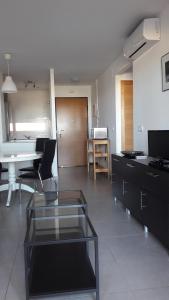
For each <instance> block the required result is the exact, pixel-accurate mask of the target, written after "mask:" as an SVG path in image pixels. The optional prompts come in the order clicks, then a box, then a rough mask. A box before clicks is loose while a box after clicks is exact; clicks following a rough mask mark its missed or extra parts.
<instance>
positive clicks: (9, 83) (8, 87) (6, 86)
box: [1, 53, 17, 94]
mask: <svg viewBox="0 0 169 300" xmlns="http://www.w3.org/2000/svg"><path fill="white" fill-rule="evenodd" d="M4 58H5V60H6V62H7V69H8V75H7V76H6V77H5V80H4V82H3V84H2V88H1V90H2V93H7V94H11V93H16V92H17V87H16V85H15V83H14V81H13V79H12V77H11V76H10V75H9V61H10V60H11V54H9V53H6V54H5V55H4Z"/></svg>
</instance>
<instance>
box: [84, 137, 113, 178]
mask: <svg viewBox="0 0 169 300" xmlns="http://www.w3.org/2000/svg"><path fill="white" fill-rule="evenodd" d="M90 155H91V156H92V159H93V175H94V180H96V174H97V173H107V174H108V176H109V171H110V166H109V162H110V151H109V140H108V139H97V140H96V139H89V140H88V141H87V165H88V172H89V169H90ZM103 160H104V161H103Z"/></svg>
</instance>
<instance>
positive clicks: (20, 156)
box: [0, 152, 42, 206]
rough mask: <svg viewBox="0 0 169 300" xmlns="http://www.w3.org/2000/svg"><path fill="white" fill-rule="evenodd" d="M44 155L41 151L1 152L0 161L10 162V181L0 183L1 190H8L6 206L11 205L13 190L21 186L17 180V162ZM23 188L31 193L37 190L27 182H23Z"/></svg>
mask: <svg viewBox="0 0 169 300" xmlns="http://www.w3.org/2000/svg"><path fill="white" fill-rule="evenodd" d="M41 157H42V153H40V152H27V153H26V152H25V153H22V152H21V153H17V154H12V153H2V152H0V162H1V163H8V183H7V184H2V185H0V191H6V190H8V197H7V202H6V206H10V203H11V196H12V192H13V191H16V190H18V189H19V188H20V185H19V183H17V182H16V168H15V164H16V163H18V162H23V161H30V160H34V159H38V158H41ZM21 189H22V190H24V191H27V192H30V193H34V192H35V190H34V189H33V188H32V187H30V186H29V185H27V184H21Z"/></svg>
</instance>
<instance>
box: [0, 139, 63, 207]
mask: <svg viewBox="0 0 169 300" xmlns="http://www.w3.org/2000/svg"><path fill="white" fill-rule="evenodd" d="M27 148H29V147H27ZM55 151H56V140H54V139H49V138H36V140H35V144H34V149H33V150H32V151H26V149H25V150H24V151H23V149H21V150H19V149H18V151H16V150H13V149H12V147H9V149H8V150H7V151H2V150H0V175H1V181H0V193H1V192H3V191H7V197H6V207H9V206H10V205H11V201H12V194H13V192H15V191H19V198H20V201H22V191H26V192H28V193H34V192H35V191H39V192H43V191H44V181H46V180H48V179H50V180H53V182H54V184H55V187H56V188H57V184H56V181H55V178H54V175H53V172H52V164H53V161H54V157H55ZM25 163H26V166H25ZM4 165H5V167H4ZM27 165H28V166H27ZM4 175H5V176H4ZM3 177H5V180H4V179H3Z"/></svg>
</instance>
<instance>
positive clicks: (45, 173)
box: [19, 140, 56, 192]
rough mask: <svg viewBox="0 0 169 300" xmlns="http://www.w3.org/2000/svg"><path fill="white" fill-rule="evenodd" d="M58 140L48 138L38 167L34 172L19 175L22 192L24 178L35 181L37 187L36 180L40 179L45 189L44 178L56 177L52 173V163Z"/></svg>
mask: <svg viewBox="0 0 169 300" xmlns="http://www.w3.org/2000/svg"><path fill="white" fill-rule="evenodd" d="M55 147H56V140H48V141H46V143H45V150H44V153H43V156H42V159H41V162H40V163H39V167H38V169H34V170H33V172H27V173H23V174H21V175H19V178H20V179H21V181H20V192H21V184H22V180H23V179H30V180H33V181H34V187H35V189H36V184H35V183H36V180H40V183H41V187H42V190H43V191H44V185H43V180H46V179H49V178H54V177H53V174H52V163H53V159H54V156H55Z"/></svg>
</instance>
